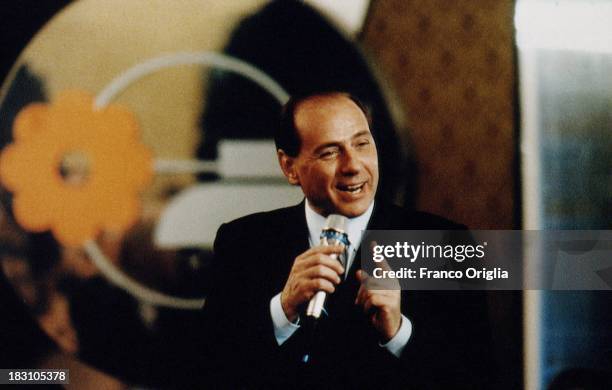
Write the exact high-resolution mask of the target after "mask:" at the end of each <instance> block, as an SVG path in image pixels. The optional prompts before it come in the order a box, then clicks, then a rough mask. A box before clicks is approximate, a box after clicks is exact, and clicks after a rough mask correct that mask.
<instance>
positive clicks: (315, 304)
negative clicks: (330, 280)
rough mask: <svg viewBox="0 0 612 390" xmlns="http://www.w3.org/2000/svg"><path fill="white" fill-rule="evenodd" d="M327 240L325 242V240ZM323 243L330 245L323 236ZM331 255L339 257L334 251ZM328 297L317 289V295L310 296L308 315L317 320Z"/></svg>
mask: <svg viewBox="0 0 612 390" xmlns="http://www.w3.org/2000/svg"><path fill="white" fill-rule="evenodd" d="M323 241H325V242H323ZM321 244H322V245H329V243H328V242H327V240H326V239H325V238H323V239H322V240H321ZM330 257H331V258H332V259H334V260H337V259H338V256H337V255H336V254H335V253H334V254H332V255H330ZM326 298H327V293H326V292H325V291H321V290H319V291H317V292H316V293H315V295H314V296H313V297H312V298H310V302H308V307H307V308H306V316H307V317H312V318H314V319H316V320H318V319H319V317H321V313H322V312H323V307H325V299H326Z"/></svg>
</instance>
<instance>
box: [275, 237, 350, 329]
mask: <svg viewBox="0 0 612 390" xmlns="http://www.w3.org/2000/svg"><path fill="white" fill-rule="evenodd" d="M343 250H344V249H343V247H342V246H340V245H337V246H315V247H312V248H310V249H308V250H307V251H306V252H304V253H302V254H301V255H299V256H298V257H296V258H295V261H294V262H293V267H291V272H290V273H289V278H288V279H287V283H285V287H284V288H283V291H282V293H281V306H282V308H283V311H284V312H285V315H286V316H287V319H288V320H289V321H291V322H294V321H295V320H296V318H297V316H298V313H299V310H300V308H301V306H302V305H304V304H305V303H307V302H308V301H310V298H312V297H313V296H314V295H315V293H316V292H317V291H319V290H322V291H325V292H326V293H328V294H331V293H333V292H334V291H335V290H336V288H335V285H337V284H339V283H340V281H341V279H340V275H342V274H343V273H344V268H343V267H342V265H341V264H340V262H339V261H338V260H335V259H333V258H332V257H331V256H330V255H332V254H336V255H340V254H341V253H342V251H343Z"/></svg>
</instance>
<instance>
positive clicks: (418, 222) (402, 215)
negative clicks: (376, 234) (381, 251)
mask: <svg viewBox="0 0 612 390" xmlns="http://www.w3.org/2000/svg"><path fill="white" fill-rule="evenodd" d="M380 214H381V215H382V216H383V217H384V219H385V220H386V221H384V222H383V223H384V224H385V225H387V228H388V229H401V230H464V229H467V227H466V226H465V225H463V224H460V223H457V222H454V221H451V220H450V219H447V218H445V217H442V216H439V215H436V214H432V213H428V212H424V211H414V210H409V209H405V208H403V207H400V206H396V205H393V204H386V205H382V206H381V208H380ZM381 222H382V221H381Z"/></svg>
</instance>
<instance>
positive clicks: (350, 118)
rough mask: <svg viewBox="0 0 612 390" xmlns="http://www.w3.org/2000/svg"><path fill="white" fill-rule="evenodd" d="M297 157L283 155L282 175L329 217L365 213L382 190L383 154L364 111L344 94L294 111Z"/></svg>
mask: <svg viewBox="0 0 612 390" xmlns="http://www.w3.org/2000/svg"><path fill="white" fill-rule="evenodd" d="M295 125H296V128H297V129H298V133H299V137H300V139H301V147H300V151H299V154H298V155H297V156H296V157H289V156H287V155H286V154H284V153H283V152H279V160H280V162H281V167H282V168H283V172H284V173H285V175H286V176H287V178H288V179H289V182H290V183H291V184H296V185H300V186H301V187H302V191H303V192H304V195H305V196H306V198H307V199H308V201H309V203H310V205H311V206H312V207H313V208H314V211H316V212H317V213H319V214H321V215H323V216H327V215H329V214H334V213H335V214H341V215H344V216H346V217H349V218H352V217H356V216H359V215H361V214H363V213H364V212H365V211H366V210H367V209H368V207H369V206H370V204H371V203H372V200H373V199H374V195H375V194H376V188H377V186H378V154H377V152H376V145H375V144H374V139H373V138H372V133H371V132H370V128H369V126H368V121H367V119H366V117H365V115H364V113H363V112H362V111H361V109H360V108H359V107H358V106H357V105H356V104H355V103H354V102H353V101H352V100H351V99H349V98H348V97H346V96H342V95H333V96H323V97H315V98H311V99H309V100H307V101H305V102H302V103H301V104H300V105H299V106H298V107H297V110H296V112H295Z"/></svg>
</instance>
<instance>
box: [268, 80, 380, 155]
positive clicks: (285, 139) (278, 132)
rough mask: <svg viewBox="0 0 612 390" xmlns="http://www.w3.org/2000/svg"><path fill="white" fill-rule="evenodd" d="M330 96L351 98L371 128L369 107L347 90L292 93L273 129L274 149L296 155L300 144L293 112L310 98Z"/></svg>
mask: <svg viewBox="0 0 612 390" xmlns="http://www.w3.org/2000/svg"><path fill="white" fill-rule="evenodd" d="M331 96H344V97H347V98H349V99H351V100H352V101H353V103H355V104H356V105H357V107H359V109H360V110H361V111H362V112H363V114H364V115H365V117H366V120H367V121H368V126H369V127H370V129H371V128H372V116H371V115H370V109H369V108H368V106H366V105H365V104H364V103H363V102H362V101H361V100H359V98H357V97H356V96H355V95H352V94H350V93H348V92H342V91H324V92H316V93H309V94H304V95H293V96H291V98H290V99H289V101H288V102H287V103H286V104H285V105H284V106H283V109H282V111H281V115H280V123H279V126H277V127H276V129H275V131H274V143H275V144H276V150H279V149H282V150H283V151H284V152H285V153H286V154H287V155H288V156H291V157H296V156H297V155H298V154H299V153H300V146H301V144H302V141H301V140H300V136H299V134H298V131H297V128H296V127H295V113H296V111H297V108H298V107H299V105H300V104H302V103H304V102H306V101H307V100H310V99H312V98H315V97H331Z"/></svg>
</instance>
